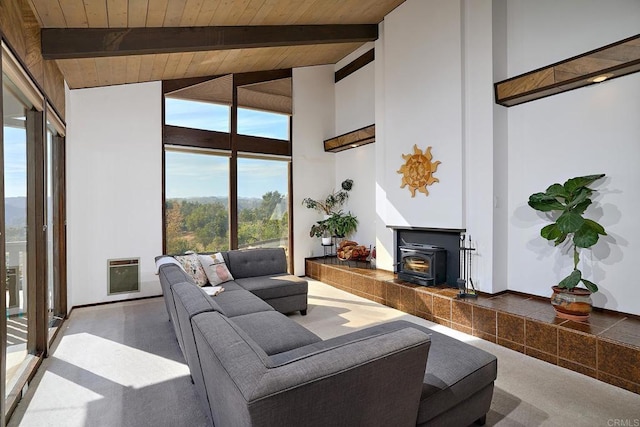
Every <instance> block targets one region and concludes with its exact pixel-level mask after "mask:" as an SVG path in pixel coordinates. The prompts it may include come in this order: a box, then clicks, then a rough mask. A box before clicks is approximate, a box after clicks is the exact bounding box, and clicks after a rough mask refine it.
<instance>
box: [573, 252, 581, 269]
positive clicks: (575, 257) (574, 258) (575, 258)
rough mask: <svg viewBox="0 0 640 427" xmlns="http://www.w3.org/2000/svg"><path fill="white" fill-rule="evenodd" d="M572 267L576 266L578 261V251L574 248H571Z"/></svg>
mask: <svg viewBox="0 0 640 427" xmlns="http://www.w3.org/2000/svg"><path fill="white" fill-rule="evenodd" d="M573 249H574V250H573V268H578V263H579V262H580V252H578V250H577V249H576V248H573Z"/></svg>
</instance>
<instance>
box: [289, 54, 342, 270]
mask: <svg viewBox="0 0 640 427" xmlns="http://www.w3.org/2000/svg"><path fill="white" fill-rule="evenodd" d="M333 76H334V70H333V66H331V65H324V66H318V67H305V68H295V69H294V70H293V148H292V149H293V160H292V162H293V163H292V164H293V177H292V178H293V221H294V226H293V238H294V239H293V240H294V243H295V246H294V253H295V255H294V274H296V275H303V274H304V268H305V266H304V259H305V258H306V257H310V256H319V255H322V254H323V251H322V246H321V245H320V239H317V238H315V237H314V238H311V237H309V229H310V228H311V225H312V224H314V223H315V222H316V221H318V220H321V219H322V215H321V214H319V213H317V212H316V211H313V210H311V209H307V208H305V207H304V206H302V200H303V199H304V198H305V197H311V198H312V199H319V198H322V199H324V197H326V195H327V194H328V193H330V192H331V191H333V189H334V187H335V160H334V154H332V153H325V152H324V144H323V141H324V140H325V139H328V138H331V137H333V136H334V132H335V123H334V113H333V111H334V90H333V86H334V77H333Z"/></svg>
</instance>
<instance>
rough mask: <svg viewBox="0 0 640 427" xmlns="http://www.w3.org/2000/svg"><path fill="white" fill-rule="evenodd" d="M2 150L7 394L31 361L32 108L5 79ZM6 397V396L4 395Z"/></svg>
mask: <svg viewBox="0 0 640 427" xmlns="http://www.w3.org/2000/svg"><path fill="white" fill-rule="evenodd" d="M2 101H3V102H2V106H3V112H4V119H3V135H4V137H3V141H2V145H3V147H2V148H3V151H4V165H3V167H4V169H3V170H4V211H5V218H4V222H5V233H4V236H3V238H4V240H5V251H6V253H5V254H4V255H5V258H4V262H5V265H6V276H7V277H6V289H5V293H6V301H7V302H6V311H5V313H6V322H7V323H6V325H7V326H6V329H7V330H6V372H5V373H4V375H3V377H4V379H5V393H6V395H8V394H9V393H10V392H11V390H12V389H13V386H14V385H15V384H16V383H17V381H18V378H19V376H20V374H21V373H22V371H23V369H21V367H22V366H23V364H24V363H25V361H26V360H27V358H28V347H27V343H28V338H29V334H32V331H31V330H30V327H29V323H30V322H29V316H30V315H31V313H30V312H29V305H30V304H29V303H30V298H32V295H29V292H28V290H29V287H28V286H27V285H28V282H29V280H30V278H29V277H28V268H27V262H28V259H27V241H28V239H29V238H30V236H29V233H27V144H28V141H27V128H26V125H27V114H26V110H27V109H29V108H31V105H29V103H28V101H26V100H25V99H24V98H23V97H22V96H20V92H19V91H18V90H17V89H16V87H15V86H14V85H13V84H12V83H11V81H9V80H8V79H7V78H3V99H2ZM5 397H6V396H5Z"/></svg>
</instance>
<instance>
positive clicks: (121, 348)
mask: <svg viewBox="0 0 640 427" xmlns="http://www.w3.org/2000/svg"><path fill="white" fill-rule="evenodd" d="M291 317H292V318H293V319H294V320H296V321H298V322H299V323H301V324H302V325H304V326H305V327H307V328H308V329H310V330H311V331H313V332H315V333H316V334H317V335H319V336H320V337H322V338H330V337H333V336H338V335H342V334H345V333H348V332H351V331H354V330H357V329H361V328H364V327H367V326H370V325H373V324H376V323H380V322H384V321H388V320H394V319H404V320H409V321H412V322H415V323H418V324H421V325H425V326H428V327H433V328H434V329H436V330H438V331H440V332H443V333H446V334H449V335H452V336H454V337H456V338H458V339H462V340H465V341H467V342H469V343H470V344H472V345H474V346H477V347H480V348H483V349H485V350H487V351H489V352H491V353H493V354H495V355H496V356H497V357H498V379H497V381H496V387H495V392H494V398H493V402H492V405H491V411H490V412H489V414H488V417H487V425H496V426H606V427H611V426H639V425H640V409H639V408H640V395H637V394H633V393H631V392H628V391H626V390H622V389H619V388H616V387H614V386H611V385H609V384H605V383H602V382H600V381H597V380H595V379H593V378H589V377H586V376H583V375H580V374H577V373H575V372H573V371H569V370H566V369H563V368H560V367H558V366H554V365H550V364H548V363H545V362H542V361H539V360H536V359H533V358H530V357H527V356H524V355H522V354H520V353H517V352H514V351H511V350H509V349H506V348H504V347H500V346H497V345H494V344H492V343H489V342H486V341H483V340H480V339H477V338H475V337H471V336H469V335H465V334H462V333H460V332H456V331H453V330H450V329H447V328H445V327H442V326H439V325H434V324H432V323H430V322H427V321H425V320H423V319H419V318H417V317H414V316H410V315H407V314H405V313H402V312H400V311H397V310H394V309H391V308H389V307H385V306H382V305H380V304H376V303H374V302H371V301H369V300H366V299H363V298H359V297H357V296H354V295H351V294H349V293H346V292H343V291H340V290H338V289H335V288H333V287H331V286H327V285H324V284H322V283H320V282H316V281H310V285H309V310H308V315H307V316H304V317H303V316H300V315H292V316H291ZM167 319H168V317H167V313H166V310H165V306H164V302H163V301H162V299H161V298H154V299H149V300H143V301H132V302H125V303H117V304H110V305H104V306H98V307H93V308H85V309H78V310H74V311H73V313H72V315H71V317H70V319H69V321H68V322H66V323H65V325H64V331H62V332H63V334H61V335H62V336H61V338H59V339H58V342H57V343H56V345H55V346H54V349H53V354H52V356H51V357H49V358H48V359H47V360H45V361H44V363H43V365H42V368H41V369H40V371H39V372H38V374H37V375H36V378H35V379H34V381H33V383H32V385H31V386H30V387H29V390H28V392H27V393H26V395H25V397H24V399H23V400H22V401H21V402H20V404H19V405H18V408H17V410H16V412H15V413H14V415H13V417H12V419H11V421H10V423H9V426H18V425H20V426H38V427H39V426H64V427H75V426H78V427H80V426H86V427H88V426H92V427H93V426H147V425H149V426H152V425H153V426H204V425H206V423H207V420H206V417H205V415H204V413H203V411H202V410H201V409H200V407H199V406H198V405H199V403H198V399H197V397H196V395H195V390H194V387H193V385H192V384H191V382H190V380H189V373H188V368H187V366H186V365H185V363H184V360H183V358H182V355H181V353H180V349H179V348H178V344H177V341H176V339H175V336H174V334H173V330H172V327H171V324H170V323H169V322H168V321H167Z"/></svg>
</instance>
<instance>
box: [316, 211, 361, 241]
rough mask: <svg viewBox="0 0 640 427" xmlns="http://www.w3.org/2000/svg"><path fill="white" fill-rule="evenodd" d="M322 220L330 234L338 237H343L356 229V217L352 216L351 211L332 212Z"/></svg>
mask: <svg viewBox="0 0 640 427" xmlns="http://www.w3.org/2000/svg"><path fill="white" fill-rule="evenodd" d="M322 222H323V223H324V224H325V225H326V226H327V228H328V229H329V231H330V232H331V234H332V235H334V236H336V237H339V238H345V237H347V236H349V235H350V234H352V233H354V232H355V231H356V230H357V229H358V218H356V217H355V216H353V215H352V214H351V212H349V213H346V214H345V213H343V212H342V211H338V212H334V213H333V214H332V215H331V216H330V217H329V218H327V219H325V220H324V221H322Z"/></svg>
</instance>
